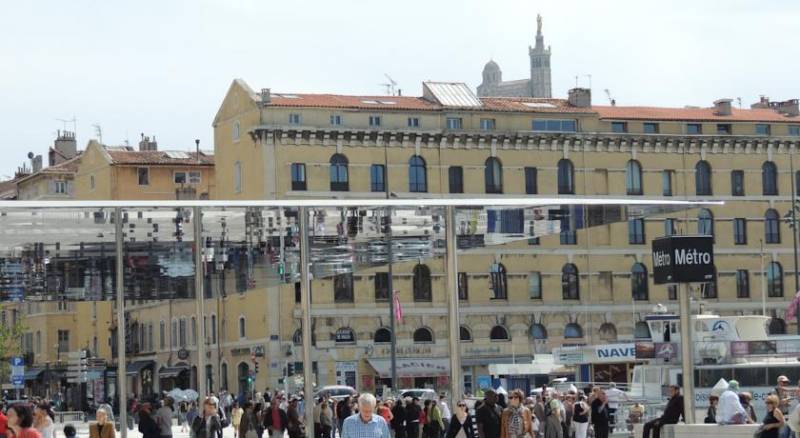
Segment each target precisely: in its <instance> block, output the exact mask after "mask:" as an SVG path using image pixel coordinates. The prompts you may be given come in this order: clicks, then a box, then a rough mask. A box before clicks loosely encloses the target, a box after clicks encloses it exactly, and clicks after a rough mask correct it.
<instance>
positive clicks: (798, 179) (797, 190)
mask: <svg viewBox="0 0 800 438" xmlns="http://www.w3.org/2000/svg"><path fill="white" fill-rule="evenodd" d="M794 194H795V196H800V170H798V171H796V172H795V173H794Z"/></svg>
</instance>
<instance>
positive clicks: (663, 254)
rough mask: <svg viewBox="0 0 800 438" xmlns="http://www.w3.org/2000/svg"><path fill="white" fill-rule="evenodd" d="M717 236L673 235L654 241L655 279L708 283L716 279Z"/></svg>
mask: <svg viewBox="0 0 800 438" xmlns="http://www.w3.org/2000/svg"><path fill="white" fill-rule="evenodd" d="M715 274H716V268H715V267H714V238H713V237H711V236H671V237H662V238H659V239H655V240H653V281H654V282H655V284H666V283H706V282H710V281H714V275H715Z"/></svg>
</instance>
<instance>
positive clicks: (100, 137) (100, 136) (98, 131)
mask: <svg viewBox="0 0 800 438" xmlns="http://www.w3.org/2000/svg"><path fill="white" fill-rule="evenodd" d="M92 127H93V128H94V133H95V135H96V136H97V141H98V142H99V143H100V144H101V145H102V144H103V128H101V127H100V125H98V124H97V123H95V124H93V125H92Z"/></svg>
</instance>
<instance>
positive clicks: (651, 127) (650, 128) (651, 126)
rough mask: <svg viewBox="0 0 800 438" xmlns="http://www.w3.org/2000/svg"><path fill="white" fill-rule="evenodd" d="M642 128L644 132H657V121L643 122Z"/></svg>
mask: <svg viewBox="0 0 800 438" xmlns="http://www.w3.org/2000/svg"><path fill="white" fill-rule="evenodd" d="M643 128H644V133H645V134H658V131H659V126H658V123H653V122H645V123H644V125H643Z"/></svg>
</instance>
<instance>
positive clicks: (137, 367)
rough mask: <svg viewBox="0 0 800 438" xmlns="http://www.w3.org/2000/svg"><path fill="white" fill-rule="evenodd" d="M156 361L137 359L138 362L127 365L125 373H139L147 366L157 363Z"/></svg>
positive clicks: (130, 374)
mask: <svg viewBox="0 0 800 438" xmlns="http://www.w3.org/2000/svg"><path fill="white" fill-rule="evenodd" d="M155 363H156V361H154V360H137V361H136V362H131V363H129V364H128V366H126V367H125V374H127V375H129V376H135V375H137V374H139V371H142V370H143V369H145V368H147V367H151V366H153V365H155Z"/></svg>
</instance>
